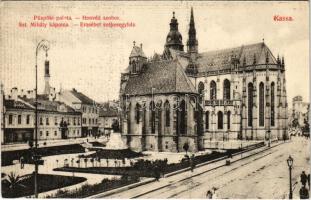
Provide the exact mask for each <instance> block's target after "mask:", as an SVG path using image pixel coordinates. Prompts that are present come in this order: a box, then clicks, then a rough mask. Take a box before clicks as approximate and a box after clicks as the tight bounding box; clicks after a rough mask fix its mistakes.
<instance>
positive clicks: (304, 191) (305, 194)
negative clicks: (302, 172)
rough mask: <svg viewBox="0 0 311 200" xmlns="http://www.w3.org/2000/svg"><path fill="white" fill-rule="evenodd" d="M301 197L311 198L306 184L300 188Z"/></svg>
mask: <svg viewBox="0 0 311 200" xmlns="http://www.w3.org/2000/svg"><path fill="white" fill-rule="evenodd" d="M299 196H300V199H309V192H308V190H307V188H306V187H305V186H302V187H301V188H300V190H299Z"/></svg>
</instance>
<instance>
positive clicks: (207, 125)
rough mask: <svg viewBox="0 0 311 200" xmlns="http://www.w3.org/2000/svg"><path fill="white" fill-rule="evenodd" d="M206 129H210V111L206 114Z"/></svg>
mask: <svg viewBox="0 0 311 200" xmlns="http://www.w3.org/2000/svg"><path fill="white" fill-rule="evenodd" d="M205 129H206V130H208V129H209V111H206V112H205Z"/></svg>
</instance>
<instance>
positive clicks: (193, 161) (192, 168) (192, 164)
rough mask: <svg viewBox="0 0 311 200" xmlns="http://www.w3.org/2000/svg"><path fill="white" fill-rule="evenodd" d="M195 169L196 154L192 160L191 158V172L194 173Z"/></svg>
mask: <svg viewBox="0 0 311 200" xmlns="http://www.w3.org/2000/svg"><path fill="white" fill-rule="evenodd" d="M194 168H195V157H194V154H192V156H191V158H190V169H191V172H193V170H194Z"/></svg>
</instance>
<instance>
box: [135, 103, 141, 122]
mask: <svg viewBox="0 0 311 200" xmlns="http://www.w3.org/2000/svg"><path fill="white" fill-rule="evenodd" d="M140 109H141V106H140V105H139V104H138V103H137V104H136V108H135V119H136V124H139V120H140Z"/></svg>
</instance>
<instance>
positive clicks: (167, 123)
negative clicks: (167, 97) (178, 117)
mask: <svg viewBox="0 0 311 200" xmlns="http://www.w3.org/2000/svg"><path fill="white" fill-rule="evenodd" d="M164 108H165V126H166V127H169V126H170V103H169V102H168V101H166V102H165V104H164Z"/></svg>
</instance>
